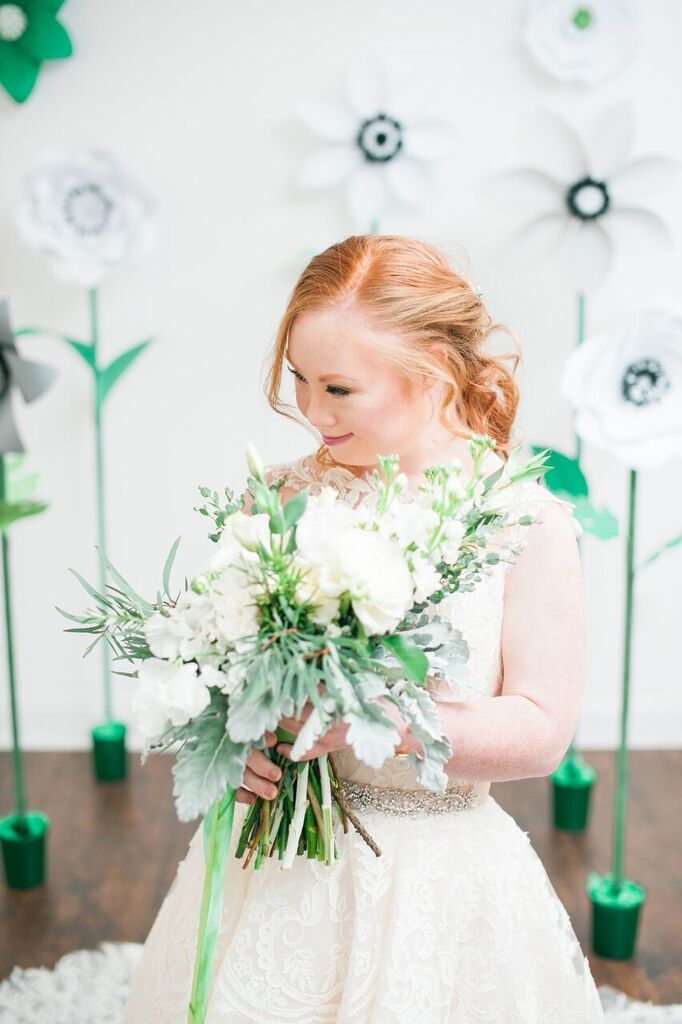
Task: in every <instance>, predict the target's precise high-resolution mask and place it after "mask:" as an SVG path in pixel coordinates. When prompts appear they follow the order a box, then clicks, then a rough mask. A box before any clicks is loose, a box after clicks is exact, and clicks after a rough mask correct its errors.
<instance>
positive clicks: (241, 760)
mask: <svg viewBox="0 0 682 1024" xmlns="http://www.w3.org/2000/svg"><path fill="white" fill-rule="evenodd" d="M185 732H186V733H189V732H191V733H194V735H189V736H188V738H187V739H186V741H185V743H184V744H183V746H182V747H181V749H180V750H179V751H178V754H177V756H176V760H175V764H174V765H173V777H174V779H175V782H174V785H173V796H174V797H175V806H176V810H177V814H178V818H179V820H180V821H192V819H194V818H196V817H198V816H199V815H204V814H206V812H207V811H208V809H209V807H210V806H211V804H212V803H214V802H215V801H216V800H219V799H220V797H221V796H223V794H224V793H225V790H226V788H227V787H228V786H232V787H233V788H235V789H236V788H237V787H238V786H240V785H241V783H242V779H243V776H244V768H245V765H246V758H247V756H248V753H249V750H250V749H251V746H252V744H251V743H235V742H234V741H233V740H232V739H231V738H230V736H229V735H228V733H227V731H226V729H225V706H224V703H223V706H222V707H221V702H220V700H219V694H216V693H214V694H213V699H212V703H211V707H210V708H209V709H207V712H206V713H205V714H203V715H201V716H200V717H198V718H197V719H195V721H194V728H193V729H190V727H189V726H186V727H185Z"/></svg>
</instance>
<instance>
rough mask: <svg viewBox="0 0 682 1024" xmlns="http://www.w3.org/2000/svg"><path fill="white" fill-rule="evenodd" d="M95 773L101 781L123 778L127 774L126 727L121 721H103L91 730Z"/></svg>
mask: <svg viewBox="0 0 682 1024" xmlns="http://www.w3.org/2000/svg"><path fill="white" fill-rule="evenodd" d="M91 733H92V739H93V751H92V753H93V759H94V767H95V775H96V777H97V778H98V779H99V780H100V781H101V782H112V781H115V780H116V779H125V777H126V775H127V774H128V762H127V757H126V747H125V738H126V727H125V725H124V724H123V722H105V723H104V724H103V725H96V726H95V727H94V728H93V729H92V730H91Z"/></svg>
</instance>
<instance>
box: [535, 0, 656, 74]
mask: <svg viewBox="0 0 682 1024" xmlns="http://www.w3.org/2000/svg"><path fill="white" fill-rule="evenodd" d="M641 14H642V11H641V4H640V2H639V0H590V2H589V3H587V4H579V3H576V0H531V3H530V5H529V7H528V14H527V16H526V23H525V26H524V30H523V35H524V39H525V42H526V45H527V46H528V49H529V50H530V53H531V54H532V56H533V57H534V58H535V60H536V61H537V63H538V64H539V65H540V67H542V68H543V69H544V70H545V71H547V72H548V73H549V74H550V75H552V76H553V77H554V78H558V79H559V80H560V81H562V82H583V83H585V84H587V85H596V84H597V83H599V82H603V81H605V80H606V79H607V78H610V77H611V76H612V75H613V74H614V73H615V72H616V71H618V69H619V68H621V67H622V65H623V64H625V62H626V61H628V60H629V59H630V57H631V56H632V54H633V52H634V50H635V47H636V46H637V43H638V40H639V30H640V25H641V20H642V18H641Z"/></svg>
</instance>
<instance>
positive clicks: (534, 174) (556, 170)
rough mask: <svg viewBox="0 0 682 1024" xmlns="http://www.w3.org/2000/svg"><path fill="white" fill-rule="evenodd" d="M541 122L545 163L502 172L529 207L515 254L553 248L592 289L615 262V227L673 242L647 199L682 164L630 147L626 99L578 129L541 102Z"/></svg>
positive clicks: (578, 282) (581, 285)
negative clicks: (641, 154) (635, 151)
mask: <svg viewBox="0 0 682 1024" xmlns="http://www.w3.org/2000/svg"><path fill="white" fill-rule="evenodd" d="M537 129H538V139H539V141H541V145H542V152H543V157H542V162H543V167H523V168H519V169H517V170H512V171H508V172H505V173H504V174H503V175H502V176H501V177H502V180H503V181H506V182H507V183H508V185H509V186H510V187H512V188H513V189H514V193H515V196H516V199H517V201H524V199H527V200H528V205H529V208H530V210H531V211H532V216H531V220H530V221H528V222H527V223H526V224H525V225H524V226H523V227H522V228H521V229H520V230H519V231H518V232H517V233H516V234H515V236H514V237H513V239H512V242H511V245H512V249H513V250H514V251H515V253H516V255H517V256H518V255H519V253H520V252H521V251H522V250H523V249H524V248H525V247H527V248H528V249H531V248H532V249H534V250H535V251H536V252H537V251H538V250H540V251H541V252H542V253H543V255H544V254H545V253H546V252H548V251H551V250H554V251H555V252H556V253H557V255H558V256H559V257H560V259H561V261H562V262H563V265H564V270H565V272H566V273H567V274H568V275H569V277H570V278H571V279H572V281H573V283H574V285H575V287H576V288H577V289H578V290H579V291H583V290H585V291H587V290H589V289H591V288H593V287H594V286H596V285H597V284H599V282H600V281H601V280H602V279H603V278H604V276H605V275H606V273H607V272H608V270H609V268H610V266H611V262H612V258H613V249H614V243H613V239H612V233H613V231H614V229H617V230H620V228H621V226H624V227H625V228H626V229H627V228H629V227H634V228H636V229H638V230H639V231H640V233H641V234H647V235H648V236H649V237H651V238H653V239H654V240H656V241H659V242H662V243H664V244H666V245H670V244H671V241H672V240H671V236H670V233H669V231H668V228H667V226H666V224H665V223H664V221H663V220H662V219H661V218H660V216H658V214H656V213H654V212H653V211H652V210H650V209H648V208H647V207H646V206H643V205H642V201H646V197H647V196H649V197H653V196H655V195H657V193H658V192H659V190H660V189H662V188H663V187H664V186H666V185H667V184H668V183H669V182H670V181H671V180H672V179H673V178H674V177H675V175H676V174H677V173H679V168H680V165H679V163H678V162H677V161H675V160H672V159H669V158H667V157H662V156H644V157H637V158H633V157H632V156H631V155H630V154H631V150H632V146H633V138H634V118H633V111H632V107H631V105H630V104H629V103H627V102H626V103H622V104H619V105H617V106H615V107H611V108H609V109H608V110H607V111H605V112H604V113H603V114H602V115H601V116H599V117H598V118H597V119H596V120H595V121H593V122H592V124H591V125H590V126H589V128H588V129H586V130H584V131H581V132H578V131H577V130H575V129H574V128H573V127H572V126H571V125H570V124H568V123H567V122H566V121H564V120H563V118H561V117H558V116H557V115H556V114H553V113H550V112H549V111H547V110H541V111H539V112H538V113H537ZM524 189H525V190H526V191H525V194H524Z"/></svg>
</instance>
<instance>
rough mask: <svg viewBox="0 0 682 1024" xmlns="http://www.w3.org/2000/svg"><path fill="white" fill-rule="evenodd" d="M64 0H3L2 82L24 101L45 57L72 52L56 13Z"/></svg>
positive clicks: (0, 27)
mask: <svg viewBox="0 0 682 1024" xmlns="http://www.w3.org/2000/svg"><path fill="white" fill-rule="evenodd" d="M63 3H64V0H17V2H16V3H4V2H2V0H0V84H2V85H3V86H4V88H5V89H6V90H7V92H8V93H9V94H10V96H11V97H12V99H14V100H16V101H17V103H23V102H24V100H26V99H28V97H29V96H30V94H31V92H32V90H33V86H34V85H35V82H36V78H37V77H38V72H39V71H40V65H41V63H42V62H43V61H44V60H61V59H62V58H64V57H70V56H71V54H72V53H73V48H72V46H71V40H70V39H69V35H68V33H67V31H66V29H65V28H64V26H63V25H60V23H59V22H58V21H57V12H58V11H59V9H60V7H61V6H62V4H63Z"/></svg>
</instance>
